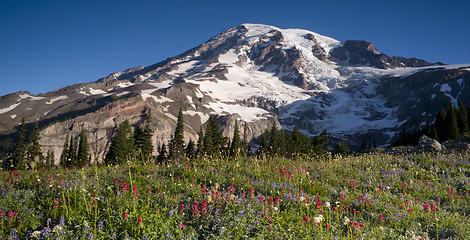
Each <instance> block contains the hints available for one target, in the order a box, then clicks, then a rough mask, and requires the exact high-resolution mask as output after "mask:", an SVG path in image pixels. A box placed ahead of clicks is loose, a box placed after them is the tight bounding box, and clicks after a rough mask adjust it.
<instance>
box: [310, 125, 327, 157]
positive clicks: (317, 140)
mask: <svg viewBox="0 0 470 240" xmlns="http://www.w3.org/2000/svg"><path fill="white" fill-rule="evenodd" d="M328 135H329V133H328V131H327V130H326V129H325V130H323V132H322V133H321V134H320V135H318V136H315V137H314V138H313V150H314V151H315V152H316V153H323V152H326V150H327V147H328V142H329V140H328Z"/></svg>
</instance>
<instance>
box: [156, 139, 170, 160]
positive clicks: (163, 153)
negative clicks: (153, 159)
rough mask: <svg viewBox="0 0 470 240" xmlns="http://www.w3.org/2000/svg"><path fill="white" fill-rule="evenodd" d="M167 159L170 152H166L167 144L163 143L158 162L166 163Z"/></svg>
mask: <svg viewBox="0 0 470 240" xmlns="http://www.w3.org/2000/svg"><path fill="white" fill-rule="evenodd" d="M167 159H168V152H167V150H166V144H165V143H163V144H162V146H161V148H160V152H159V154H158V157H157V161H158V162H164V161H166V160H167Z"/></svg>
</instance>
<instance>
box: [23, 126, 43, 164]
mask: <svg viewBox="0 0 470 240" xmlns="http://www.w3.org/2000/svg"><path fill="white" fill-rule="evenodd" d="M39 139H40V136H39V127H38V123H37V122H36V123H35V124H34V127H33V132H31V135H30V136H29V140H30V142H31V146H29V147H28V154H27V156H28V163H29V164H30V165H31V164H33V162H34V163H35V164H34V165H35V166H36V167H37V166H39V165H40V164H41V163H42V161H43V160H44V156H43V154H42V151H41V145H40V144H39Z"/></svg>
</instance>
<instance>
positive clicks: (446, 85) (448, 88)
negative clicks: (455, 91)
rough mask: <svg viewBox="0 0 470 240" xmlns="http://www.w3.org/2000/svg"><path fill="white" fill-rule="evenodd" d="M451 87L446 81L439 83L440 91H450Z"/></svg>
mask: <svg viewBox="0 0 470 240" xmlns="http://www.w3.org/2000/svg"><path fill="white" fill-rule="evenodd" d="M451 91H452V88H451V87H450V86H449V84H448V83H444V84H442V85H441V92H443V93H446V92H451Z"/></svg>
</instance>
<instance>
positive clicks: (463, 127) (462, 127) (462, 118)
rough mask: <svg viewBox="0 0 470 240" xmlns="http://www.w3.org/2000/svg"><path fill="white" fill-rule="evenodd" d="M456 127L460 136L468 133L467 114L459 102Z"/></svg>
mask: <svg viewBox="0 0 470 240" xmlns="http://www.w3.org/2000/svg"><path fill="white" fill-rule="evenodd" d="M457 125H458V127H459V133H460V135H462V136H463V135H465V134H467V133H468V128H469V126H468V112H467V109H466V108H465V107H464V105H463V103H462V101H459V108H458V111H457Z"/></svg>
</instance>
